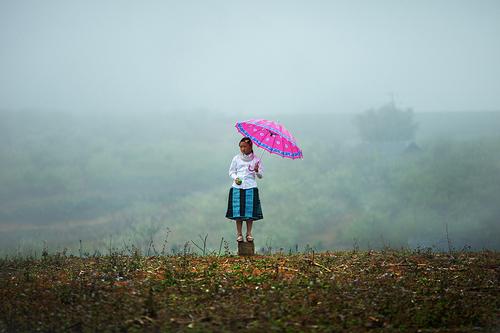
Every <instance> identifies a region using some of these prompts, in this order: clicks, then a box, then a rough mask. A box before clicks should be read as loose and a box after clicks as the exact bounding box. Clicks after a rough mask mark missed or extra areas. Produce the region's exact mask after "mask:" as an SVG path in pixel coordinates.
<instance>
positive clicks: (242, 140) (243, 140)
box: [238, 136, 253, 153]
mask: <svg viewBox="0 0 500 333" xmlns="http://www.w3.org/2000/svg"><path fill="white" fill-rule="evenodd" d="M242 142H244V143H248V144H249V145H250V149H251V151H252V153H253V142H252V140H250V138H249V137H247V136H245V137H244V138H243V139H241V140H240V143H242ZM238 145H239V144H238Z"/></svg>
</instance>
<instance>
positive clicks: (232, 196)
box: [226, 187, 264, 221]
mask: <svg viewBox="0 0 500 333" xmlns="http://www.w3.org/2000/svg"><path fill="white" fill-rule="evenodd" d="M226 217H227V218H228V219H231V220H245V221H246V220H254V221H255V220H260V219H262V218H264V216H262V208H261V207H260V199H259V189H258V188H256V187H253V188H249V189H239V188H234V187H231V189H230V190H229V200H228V202H227V212H226Z"/></svg>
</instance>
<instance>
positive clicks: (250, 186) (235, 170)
mask: <svg viewBox="0 0 500 333" xmlns="http://www.w3.org/2000/svg"><path fill="white" fill-rule="evenodd" d="M239 145H240V153H239V154H238V155H236V156H235V157H233V160H232V161H231V166H230V167H229V177H231V178H232V179H233V186H232V187H231V189H230V190H229V200H228V204H227V212H226V217H227V218H228V219H231V220H235V221H236V232H237V238H236V240H237V241H238V242H243V234H242V232H241V228H242V225H243V221H246V224H247V234H246V240H247V242H253V236H252V224H253V221H256V220H260V219H262V218H263V216H262V208H261V207H260V200H259V190H258V188H257V182H256V180H255V176H257V178H259V179H260V178H262V163H261V161H260V159H259V158H258V157H257V156H255V155H254V153H253V148H252V140H250V138H247V137H244V138H243V139H241V140H240V144H239Z"/></svg>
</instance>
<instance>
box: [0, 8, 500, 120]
mask: <svg viewBox="0 0 500 333" xmlns="http://www.w3.org/2000/svg"><path fill="white" fill-rule="evenodd" d="M499 36H500V1H498V0H491V1H488V0H481V1H474V0H470V1H460V0H446V1H445V0H441V1H438V0H428V1H421V0H418V1H417V0H415V1H404V0H394V1H368V0H367V1H292V0H290V1H233V0H231V1H230V0H227V1H214V0H209V1H208V0H207V1H186V0H179V1H118V0H116V1H115V0H98V1H97V0H96V1H90V0H86V1H67V0H61V1H53V0H46V1H35V0H34V1H24V0H0V109H13V110H17V109H26V108H28V109H60V110H77V111H80V110H81V111H85V110H125V109H127V110H173V109H179V108H180V109H192V108H197V109H199V108H203V109H210V110H218V111H223V112H235V111H242V112H249V111H255V112H256V113H262V112H289V111H290V112H304V111H315V112H359V111H363V110H365V109H367V108H370V107H376V106H378V105H380V104H381V103H384V102H387V101H388V100H389V99H390V93H393V94H394V97H395V99H396V101H397V102H398V103H399V104H400V105H402V106H404V107H413V108H414V109H415V111H437V110H439V111H442V110H447V111H458V110H500V38H499Z"/></svg>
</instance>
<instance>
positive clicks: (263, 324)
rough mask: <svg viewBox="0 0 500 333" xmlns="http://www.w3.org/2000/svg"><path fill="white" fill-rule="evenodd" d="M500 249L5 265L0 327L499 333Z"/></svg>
mask: <svg viewBox="0 0 500 333" xmlns="http://www.w3.org/2000/svg"><path fill="white" fill-rule="evenodd" d="M499 273H500V254H499V253H498V252H489V251H484V252H460V253H453V254H449V253H446V254H445V253H433V252H431V251H425V250H422V251H411V252H410V251H404V250H400V251H394V250H385V251H377V252H374V251H357V250H353V251H342V252H322V253H314V252H309V253H296V254H290V253H288V254H282V253H276V254H272V255H257V256H254V257H237V256H231V255H227V254H226V255H221V256H216V255H209V256H198V255H194V254H190V253H185V254H179V255H175V256H174V255H170V256H156V257H147V256H142V255H140V254H139V253H132V254H130V255H124V254H123V253H111V254H109V255H103V256H90V257H88V256H87V257H85V256H83V257H80V256H67V255H65V254H61V253H59V254H50V255H49V254H47V253H45V254H44V256H42V258H40V259H29V258H4V259H2V260H0V299H1V300H2V302H1V303H0V332H13V331H15V332H18V331H19V332H32V331H41V332H49V331H50V332H72V331H73V332H80V331H83V332H94V331H99V332H108V331H109V332H139V331H148V332H177V331H181V332H182V331H186V332H207V331H218V332H219V331H227V332H234V331H237V330H244V331H250V332H251V331H254V332H257V331H259V332H271V331H280V332H284V331H286V332H301V331H311V332H332V331H349V332H363V331H371V332H379V331H384V332H405V331H407V332H417V331H419V332H438V331H439V332H470V331H479V332H495V331H498V329H499V327H500V326H499V314H500V312H499V309H500V298H499V296H500V288H499V287H498V286H499V284H498V282H499Z"/></svg>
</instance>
